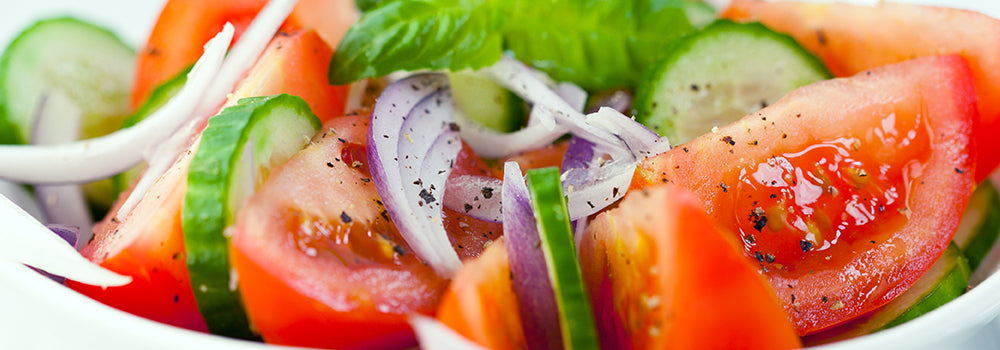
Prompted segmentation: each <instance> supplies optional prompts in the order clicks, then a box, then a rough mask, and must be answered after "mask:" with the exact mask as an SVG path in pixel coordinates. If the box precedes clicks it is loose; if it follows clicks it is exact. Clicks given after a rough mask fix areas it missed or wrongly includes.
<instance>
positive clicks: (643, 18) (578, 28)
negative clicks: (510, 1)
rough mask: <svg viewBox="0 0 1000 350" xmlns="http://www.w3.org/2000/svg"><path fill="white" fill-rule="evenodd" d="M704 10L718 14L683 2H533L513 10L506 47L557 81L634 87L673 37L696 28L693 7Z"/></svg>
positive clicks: (589, 86) (590, 86)
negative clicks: (691, 18)
mask: <svg viewBox="0 0 1000 350" xmlns="http://www.w3.org/2000/svg"><path fill="white" fill-rule="evenodd" d="M524 3H528V2H527V1H525V2H524ZM699 6H700V5H699ZM705 10H707V11H708V14H709V15H710V16H714V12H712V10H710V8H705V7H701V9H700V10H699V9H698V7H695V6H693V3H692V2H690V1H684V0H626V1H601V0H576V1H560V0H533V1H531V2H530V6H527V5H525V6H519V7H515V8H513V10H512V11H516V12H513V13H511V14H510V16H511V17H513V18H516V20H512V21H510V22H509V25H508V26H507V27H506V28H505V30H504V46H505V47H506V48H507V49H509V50H511V51H513V52H514V55H515V56H516V57H517V59H519V60H521V61H523V62H525V63H527V64H530V65H532V66H534V67H536V68H538V69H540V70H542V71H545V72H546V73H548V74H549V75H550V76H552V78H553V79H555V80H559V81H572V82H574V83H576V84H578V85H580V86H581V87H583V88H585V89H590V90H595V89H606V88H615V87H629V86H634V85H635V84H636V83H637V82H638V81H639V78H640V76H641V75H642V72H643V70H645V69H646V67H648V66H650V65H651V64H652V63H653V62H656V61H657V60H658V59H659V58H661V57H662V56H664V54H665V49H666V48H667V47H668V45H669V44H670V42H671V41H673V40H674V39H675V38H677V37H679V36H681V35H683V34H686V33H688V32H691V31H692V30H694V25H692V23H691V21H690V20H689V19H688V11H691V12H693V14H695V15H697V14H698V13H699V12H705ZM692 17H694V16H692Z"/></svg>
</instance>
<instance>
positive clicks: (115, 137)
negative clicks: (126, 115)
mask: <svg viewBox="0 0 1000 350" xmlns="http://www.w3.org/2000/svg"><path fill="white" fill-rule="evenodd" d="M233 31H234V30H233V26H232V25H226V27H225V28H224V29H223V30H222V32H220V33H219V34H218V35H216V36H215V38H213V39H212V40H210V41H209V42H208V43H207V44H206V45H205V54H204V55H202V57H201V58H200V59H198V62H197V63H195V66H194V68H192V69H191V73H189V74H188V81H187V83H186V84H184V87H183V88H181V90H180V91H179V92H178V93H177V95H176V96H174V97H173V98H171V99H170V101H168V102H167V103H166V104H165V105H164V106H163V107H162V108H160V109H159V110H157V111H156V112H154V113H153V114H152V115H150V116H149V117H148V118H146V119H145V120H143V121H142V122H140V123H139V124H137V125H135V126H133V127H131V128H128V129H123V130H119V131H116V132H114V133H111V134H109V135H105V136H101V137H97V138H93V139H88V140H83V141H77V142H73V143H66V144H57V145H44V146H22V145H0V164H18V166H16V167H13V166H12V167H0V178H5V179H9V180H14V181H19V182H24V183H32V184H61V183H81V182H89V181H94V180H99V179H103V178H107V177H109V176H111V175H114V174H117V173H119V172H122V171H124V170H126V169H128V168H130V167H132V166H134V165H136V164H138V163H139V162H140V161H142V159H143V152H144V151H145V150H147V149H150V148H152V147H154V146H156V145H157V144H159V143H160V142H163V140H165V139H166V138H167V137H169V136H170V135H171V134H172V133H173V132H174V131H175V130H177V128H178V127H180V126H181V124H183V123H184V121H185V120H187V116H188V115H190V114H191V112H192V111H193V110H194V108H195V105H196V104H197V101H198V100H199V99H200V98H201V96H202V95H204V93H205V91H206V89H207V88H208V86H209V84H210V83H211V82H212V79H213V78H214V77H215V74H216V72H217V71H218V69H219V66H220V64H221V63H222V59H223V56H224V55H225V52H226V48H227V47H228V46H229V42H230V41H231V40H232V37H233Z"/></svg>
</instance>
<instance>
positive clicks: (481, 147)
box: [455, 110, 569, 158]
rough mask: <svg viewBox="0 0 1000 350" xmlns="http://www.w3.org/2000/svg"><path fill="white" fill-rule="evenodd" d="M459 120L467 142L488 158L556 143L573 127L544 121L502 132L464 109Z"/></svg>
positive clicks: (457, 116) (459, 113) (481, 155)
mask: <svg viewBox="0 0 1000 350" xmlns="http://www.w3.org/2000/svg"><path fill="white" fill-rule="evenodd" d="M455 123H456V124H458V126H459V128H460V131H459V132H460V133H461V134H462V138H463V139H465V142H466V143H467V144H468V145H469V147H472V149H473V150H474V151H476V154H478V155H479V156H480V157H485V158H503V157H507V156H510V155H514V154H517V153H521V152H524V151H528V150H533V149H539V148H542V147H545V146H547V145H550V144H552V142H553V141H555V140H556V139H558V138H559V137H561V136H562V135H565V134H566V133H567V132H568V131H569V130H568V129H566V128H565V127H563V126H561V125H556V126H555V127H553V128H549V127H546V126H544V125H541V124H535V125H529V126H527V127H525V128H522V129H521V130H518V131H515V132H511V133H501V132H497V131H495V130H492V129H489V128H486V127H484V126H482V125H479V124H478V123H476V122H475V121H472V120H470V119H469V118H468V117H466V116H465V115H463V114H462V113H461V112H460V111H457V110H456V111H455Z"/></svg>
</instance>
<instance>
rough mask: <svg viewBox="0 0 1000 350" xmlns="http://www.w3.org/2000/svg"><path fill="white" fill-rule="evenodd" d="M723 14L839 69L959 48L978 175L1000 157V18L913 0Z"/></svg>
mask: <svg viewBox="0 0 1000 350" xmlns="http://www.w3.org/2000/svg"><path fill="white" fill-rule="evenodd" d="M723 17H726V18H730V19H734V20H740V21H759V22H762V23H764V24H765V25H767V26H768V27H770V28H772V29H774V30H776V31H779V32H782V33H788V34H789V35H791V36H792V37H794V38H795V39H796V40H797V41H798V42H799V43H800V44H802V46H803V47H805V48H806V49H807V50H809V51H810V52H812V53H814V54H816V55H817V56H818V57H819V58H820V59H822V60H823V62H824V63H826V65H827V66H828V67H829V68H830V71H831V72H832V73H833V74H834V75H837V76H850V75H854V74H857V73H859V72H862V71H864V70H867V69H872V68H875V67H879V66H883V65H886V64H891V63H897V62H901V61H904V60H908V59H911V58H914V57H921V56H931V55H941V54H961V55H962V56H963V57H965V59H966V60H968V62H969V65H970V67H971V68H972V74H973V78H974V80H975V84H976V93H977V95H978V96H979V114H980V117H979V118H980V123H979V126H978V128H977V130H976V142H977V153H978V156H977V157H978V160H977V168H978V169H977V170H976V180H977V181H981V180H983V179H985V178H986V177H987V176H988V175H989V174H990V173H991V172H992V171H993V170H994V169H995V168H996V167H997V165H998V164H1000V151H998V150H1000V139H998V138H997V137H995V136H994V135H997V134H998V133H1000V84H996V82H997V81H1000V45H997V44H996V43H997V42H1000V20H997V19H995V18H991V17H989V16H986V15H984V14H981V13H976V12H972V11H967V10H959V9H953V8H943V7H930V6H919V5H913V4H895V3H891V2H886V3H880V4H879V5H878V6H855V5H849V4H817V3H805V2H791V1H777V2H772V1H758V0H736V1H734V2H733V3H732V5H731V7H730V8H729V9H728V10H726V12H725V13H724V14H723Z"/></svg>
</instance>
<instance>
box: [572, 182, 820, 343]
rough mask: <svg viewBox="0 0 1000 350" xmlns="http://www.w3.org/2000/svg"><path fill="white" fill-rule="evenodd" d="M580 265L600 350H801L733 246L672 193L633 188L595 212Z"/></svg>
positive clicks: (687, 198) (681, 195)
mask: <svg viewBox="0 0 1000 350" xmlns="http://www.w3.org/2000/svg"><path fill="white" fill-rule="evenodd" d="M580 260H581V269H582V271H583V275H584V279H585V281H586V283H587V286H588V288H589V290H590V295H591V299H592V300H593V301H594V305H595V307H594V310H595V311H594V312H595V317H596V318H597V320H598V321H597V322H598V329H599V331H600V332H601V343H602V344H601V345H602V348H605V349H794V348H799V347H801V344H800V343H799V338H798V336H796V335H795V330H794V328H793V327H792V324H791V323H790V322H789V321H788V318H787V316H786V315H785V313H784V311H783V310H782V308H781V304H780V303H779V302H778V299H777V298H776V297H775V295H774V291H772V290H771V287H770V286H769V285H768V284H767V281H766V280H765V279H764V278H763V277H762V276H761V275H760V274H758V273H757V271H755V268H754V266H753V265H751V264H750V263H748V262H747V261H746V259H745V258H744V257H743V256H742V253H741V247H740V245H739V244H737V242H736V240H735V239H734V238H733V237H732V236H731V235H730V234H729V233H728V232H723V231H722V230H720V229H718V228H716V227H715V226H714V225H713V223H712V220H711V219H710V218H709V217H708V215H706V214H705V211H704V210H703V209H701V201H699V200H698V199H697V198H695V197H694V196H692V195H691V194H689V193H687V192H685V191H683V190H680V189H679V188H676V187H673V186H669V185H668V186H658V187H653V188H650V189H644V190H636V191H634V192H631V193H629V194H628V196H626V198H625V199H624V200H623V201H622V202H621V204H620V205H619V206H618V207H617V208H615V209H611V210H609V211H606V212H604V213H602V214H599V215H598V216H597V217H596V218H595V219H594V221H593V222H592V223H591V224H590V225H589V226H588V227H587V231H586V233H585V234H584V236H583V238H582V240H581V243H580Z"/></svg>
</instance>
